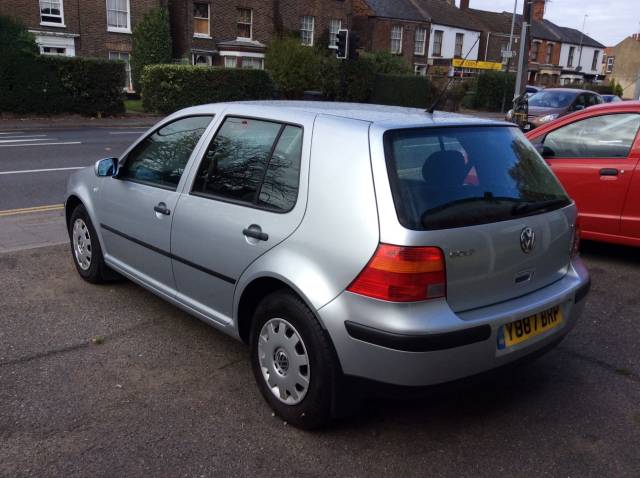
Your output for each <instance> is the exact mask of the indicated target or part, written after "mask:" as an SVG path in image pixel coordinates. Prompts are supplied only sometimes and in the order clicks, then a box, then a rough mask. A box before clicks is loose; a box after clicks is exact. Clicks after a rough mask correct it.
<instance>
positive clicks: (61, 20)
mask: <svg viewBox="0 0 640 478" xmlns="http://www.w3.org/2000/svg"><path fill="white" fill-rule="evenodd" d="M54 1H55V0H54ZM58 1H59V2H60V15H59V16H60V23H56V22H45V21H43V20H42V16H43V15H42V4H41V0H38V11H39V12H40V25H43V26H47V27H59V28H66V27H67V26H66V25H65V23H64V0H58ZM45 16H47V17H55V16H56V15H45Z"/></svg>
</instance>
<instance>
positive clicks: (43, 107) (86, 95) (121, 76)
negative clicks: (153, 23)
mask: <svg viewBox="0 0 640 478" xmlns="http://www.w3.org/2000/svg"><path fill="white" fill-rule="evenodd" d="M124 82H125V66H124V63H123V62H120V61H110V60H100V59H93V58H77V57H54V56H45V55H42V56H40V55H33V56H29V55H5V56H4V57H3V58H0V111H7V112H13V113H44V114H55V113H80V114H84V115H100V114H105V115H113V114H118V113H123V112H124V103H123V100H124V93H123V85H124Z"/></svg>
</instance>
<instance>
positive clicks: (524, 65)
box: [515, 0, 533, 98]
mask: <svg viewBox="0 0 640 478" xmlns="http://www.w3.org/2000/svg"><path fill="white" fill-rule="evenodd" d="M532 4H533V0H524V6H523V11H522V17H523V21H522V32H521V36H520V41H521V42H522V43H520V58H519V61H518V76H517V79H516V90H515V97H516V98H517V97H518V96H520V95H522V94H523V93H524V92H525V91H526V86H527V77H528V75H529V47H530V45H529V44H530V43H531V7H532Z"/></svg>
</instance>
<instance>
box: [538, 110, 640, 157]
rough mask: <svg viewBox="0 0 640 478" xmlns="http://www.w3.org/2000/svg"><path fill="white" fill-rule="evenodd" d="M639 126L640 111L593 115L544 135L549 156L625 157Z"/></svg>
mask: <svg viewBox="0 0 640 478" xmlns="http://www.w3.org/2000/svg"><path fill="white" fill-rule="evenodd" d="M638 128H640V114H637V113H618V114H610V115H601V116H592V117H591V118H586V119H583V120H581V121H576V122H575V123H570V124H568V125H566V126H562V127H560V128H558V129H556V130H554V131H552V132H550V133H549V134H547V136H546V137H545V138H544V141H543V144H544V146H545V157H548V158H626V157H627V156H628V155H629V151H630V149H631V146H632V145H633V140H634V139H635V137H636V134H637V133H638Z"/></svg>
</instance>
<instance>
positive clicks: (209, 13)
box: [193, 2, 211, 38]
mask: <svg viewBox="0 0 640 478" xmlns="http://www.w3.org/2000/svg"><path fill="white" fill-rule="evenodd" d="M196 3H199V4H201V5H205V4H206V5H207V18H206V20H207V33H197V32H196V29H195V21H196V19H197V20H205V18H203V17H196V15H195V12H194V14H193V24H194V27H193V38H211V4H210V3H208V2H193V5H195V4H196Z"/></svg>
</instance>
